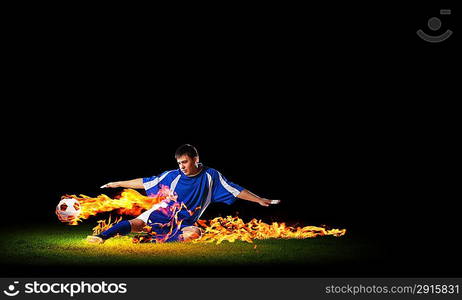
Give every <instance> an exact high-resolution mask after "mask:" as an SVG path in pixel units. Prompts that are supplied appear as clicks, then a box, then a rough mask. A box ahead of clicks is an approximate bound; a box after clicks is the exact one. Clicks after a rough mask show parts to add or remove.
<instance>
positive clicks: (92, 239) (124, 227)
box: [87, 212, 150, 244]
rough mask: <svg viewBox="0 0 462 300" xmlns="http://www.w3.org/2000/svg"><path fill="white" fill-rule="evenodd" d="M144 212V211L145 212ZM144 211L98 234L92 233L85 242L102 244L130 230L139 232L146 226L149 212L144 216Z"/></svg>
mask: <svg viewBox="0 0 462 300" xmlns="http://www.w3.org/2000/svg"><path fill="white" fill-rule="evenodd" d="M145 213H146V212H145ZM145 213H142V214H141V215H139V216H138V217H137V218H135V219H132V220H129V221H122V222H119V223H117V224H115V225H113V226H112V227H111V228H109V229H108V230H106V231H103V232H101V233H100V234H98V235H92V236H88V237H87V242H89V243H93V244H102V243H104V241H105V240H107V239H109V238H111V237H114V236H116V235H127V234H129V233H130V232H141V231H143V228H144V227H145V226H146V220H145V219H147V217H148V216H149V214H150V213H149V214H148V215H147V216H146V214H145Z"/></svg>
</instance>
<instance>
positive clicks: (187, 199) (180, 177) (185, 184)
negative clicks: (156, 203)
mask: <svg viewBox="0 0 462 300" xmlns="http://www.w3.org/2000/svg"><path fill="white" fill-rule="evenodd" d="M143 185H144V189H145V190H146V193H147V195H148V196H153V195H155V194H156V193H157V192H158V191H159V189H160V187H161V185H166V186H168V187H169V188H170V190H171V191H174V192H175V193H176V194H177V195H178V200H177V201H179V202H183V203H184V204H185V205H186V207H187V208H188V210H189V211H191V212H194V213H193V215H192V216H191V215H189V213H188V212H187V211H186V210H183V211H181V212H180V214H179V215H178V218H179V219H181V220H183V223H182V226H190V225H193V224H194V223H195V222H196V221H197V220H198V219H199V218H200V216H201V215H202V213H203V212H204V210H205V209H206V208H207V206H208V205H209V204H210V203H218V202H221V203H226V204H233V203H234V201H236V196H237V195H238V194H239V193H240V192H241V191H242V190H244V188H242V187H240V186H239V185H237V184H235V183H232V182H230V181H228V180H227V179H226V178H225V177H224V176H223V175H222V174H221V173H220V172H218V171H217V170H215V169H212V168H208V167H205V166H203V168H202V170H201V172H200V173H199V174H197V175H195V176H192V177H190V176H187V175H185V174H184V173H183V172H181V171H180V170H179V169H176V170H171V171H166V172H164V173H162V174H160V175H159V176H152V177H146V178H143ZM198 207H200V208H199V209H197V208H198ZM148 214H149V216H148ZM138 218H140V219H142V220H143V221H145V222H146V223H153V222H162V220H154V219H159V218H161V216H160V215H159V214H156V211H155V210H154V211H152V210H149V211H146V212H145V213H143V214H141V215H140V216H139V217H138ZM149 219H151V220H149ZM148 221H149V222H148Z"/></svg>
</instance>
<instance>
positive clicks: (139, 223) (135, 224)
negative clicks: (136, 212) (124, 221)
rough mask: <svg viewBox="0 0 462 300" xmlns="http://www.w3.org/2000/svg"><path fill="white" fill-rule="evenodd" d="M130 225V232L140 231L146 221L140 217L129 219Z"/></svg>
mask: <svg viewBox="0 0 462 300" xmlns="http://www.w3.org/2000/svg"><path fill="white" fill-rule="evenodd" d="M129 222H130V225H131V226H132V232H142V231H143V228H144V226H146V223H144V221H143V220H140V219H133V220H130V221H129Z"/></svg>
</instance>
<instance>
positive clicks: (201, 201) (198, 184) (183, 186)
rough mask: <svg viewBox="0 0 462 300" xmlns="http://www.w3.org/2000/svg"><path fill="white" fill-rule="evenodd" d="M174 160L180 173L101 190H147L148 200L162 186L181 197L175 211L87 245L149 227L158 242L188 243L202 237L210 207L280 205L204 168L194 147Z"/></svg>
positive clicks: (158, 210)
mask: <svg viewBox="0 0 462 300" xmlns="http://www.w3.org/2000/svg"><path fill="white" fill-rule="evenodd" d="M175 158H176V161H177V163H178V166H179V169H176V170H170V171H166V172H163V173H162V174H160V175H159V176H152V177H146V178H137V179H133V180H127V181H117V182H110V183H107V184H105V185H103V186H102V187H101V188H117V187H124V188H132V189H143V188H144V189H145V190H146V194H147V195H148V196H153V195H155V194H157V193H158V192H159V190H160V189H161V188H162V186H168V187H169V189H170V191H174V192H175V193H176V194H177V195H178V198H177V199H178V202H174V204H173V202H170V204H173V205H176V207H174V209H166V207H165V205H164V206H162V207H161V206H160V205H157V204H156V205H154V206H153V207H152V208H151V209H149V210H147V211H145V212H144V213H142V214H141V215H139V216H138V217H137V218H135V219H132V220H129V221H122V222H119V223H117V224H115V225H114V226H112V227H111V228H109V229H108V230H106V231H104V232H102V233H100V234H99V235H96V236H89V237H87V241H88V242H91V243H103V242H104V241H105V240H107V239H108V238H111V237H114V236H115V235H117V234H119V235H126V234H128V233H130V232H143V231H144V229H145V228H146V225H148V226H149V227H150V228H151V230H152V231H153V232H155V233H156V235H155V236H156V240H157V241H165V242H170V241H189V240H192V239H195V238H198V237H200V235H201V231H200V229H199V228H198V227H196V226H194V223H195V222H196V221H197V220H199V218H200V216H201V215H202V213H203V212H204V210H205V209H206V208H207V206H208V205H209V204H210V203H217V202H221V203H226V204H232V203H234V201H236V198H239V199H243V200H247V201H252V202H256V203H258V204H260V205H262V206H270V205H272V204H278V203H279V202H280V201H279V200H269V199H266V198H261V197H259V196H257V195H255V194H253V193H252V192H250V191H248V190H246V189H244V188H242V187H241V186H239V185H237V184H234V183H232V182H230V181H228V180H227V179H226V178H225V177H224V176H223V175H222V174H221V173H220V172H218V171H217V170H215V169H212V168H209V167H206V166H204V165H202V164H201V163H200V162H199V154H198V152H197V150H196V148H195V147H194V146H192V145H189V144H185V145H182V146H180V147H179V148H178V149H177V150H176V152H175ZM164 204H165V203H164ZM178 204H181V206H179V205H178ZM170 208H172V207H170ZM179 221H181V223H180V226H179V227H178V228H174V227H175V226H174V225H175V224H178V222H179ZM174 222H175V224H173V223H174Z"/></svg>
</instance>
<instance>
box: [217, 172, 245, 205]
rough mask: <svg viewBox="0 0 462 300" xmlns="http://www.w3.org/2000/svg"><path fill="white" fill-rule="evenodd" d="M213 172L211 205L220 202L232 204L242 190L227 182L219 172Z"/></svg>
mask: <svg viewBox="0 0 462 300" xmlns="http://www.w3.org/2000/svg"><path fill="white" fill-rule="evenodd" d="M215 172H216V174H215V176H214V177H215V180H214V182H213V189H212V199H211V201H212V202H213V203H217V202H221V203H226V204H228V205H230V204H233V203H234V201H236V196H237V195H239V193H240V192H241V191H243V190H244V188H243V187H241V186H239V185H237V184H235V183H232V182H231V181H229V180H227V179H226V178H225V177H224V176H223V175H221V173H220V172H218V171H215Z"/></svg>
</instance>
